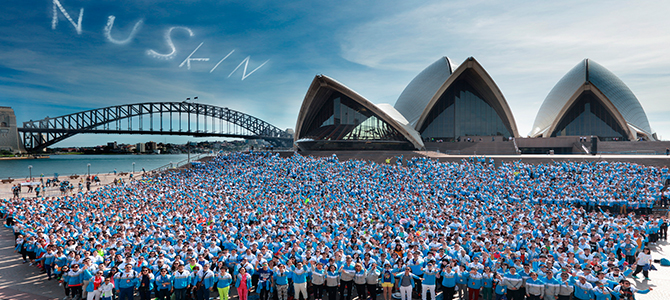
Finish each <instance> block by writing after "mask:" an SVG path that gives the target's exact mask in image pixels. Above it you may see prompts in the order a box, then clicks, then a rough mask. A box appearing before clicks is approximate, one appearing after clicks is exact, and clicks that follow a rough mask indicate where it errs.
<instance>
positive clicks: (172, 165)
mask: <svg viewBox="0 0 670 300" xmlns="http://www.w3.org/2000/svg"><path fill="white" fill-rule="evenodd" d="M209 156H216V153H200V154H198V155H196V156H194V157H190V158H187V159H184V160H180V161H178V162H176V163H169V164H166V165H163V166H160V167H158V168H155V169H153V170H151V172H163V171H167V170H170V169H177V168H179V167H183V166H184V165H187V164H189V163H191V162H192V161H196V160H199V159H201V158H203V157H209Z"/></svg>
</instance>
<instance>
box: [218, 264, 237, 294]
mask: <svg viewBox="0 0 670 300" xmlns="http://www.w3.org/2000/svg"><path fill="white" fill-rule="evenodd" d="M215 280H216V289H217V290H218V291H219V300H228V295H229V292H230V285H231V284H232V283H233V276H232V275H230V273H228V267H226V266H223V267H221V269H220V270H219V273H217V274H216V277H215Z"/></svg>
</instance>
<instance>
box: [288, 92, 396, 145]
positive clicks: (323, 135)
mask: <svg viewBox="0 0 670 300" xmlns="http://www.w3.org/2000/svg"><path fill="white" fill-rule="evenodd" d="M304 132H305V133H304V134H301V138H310V139H314V140H325V141H374V140H383V141H403V142H407V143H409V142H408V141H407V139H405V137H404V136H403V135H402V134H401V133H400V132H399V131H397V130H396V129H395V128H393V127H392V126H391V125H389V124H388V123H387V122H385V121H383V120H382V119H381V118H379V117H378V116H376V115H375V114H374V113H372V112H371V111H370V110H369V109H367V108H365V107H364V106H362V105H361V104H359V103H358V102H356V101H354V100H352V99H350V98H349V97H347V96H344V95H342V94H341V93H338V92H333V93H332V95H330V97H329V98H328V100H326V101H325V102H324V103H323V106H322V107H321V108H320V109H319V112H318V113H317V114H316V115H315V116H314V118H313V119H312V120H311V121H310V122H309V123H308V126H307V127H306V130H305V131H304Z"/></svg>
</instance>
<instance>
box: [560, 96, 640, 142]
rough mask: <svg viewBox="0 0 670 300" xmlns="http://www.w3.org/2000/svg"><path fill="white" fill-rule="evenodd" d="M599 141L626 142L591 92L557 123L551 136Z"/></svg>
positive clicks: (614, 121) (620, 131)
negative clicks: (592, 137) (588, 137)
mask: <svg viewBox="0 0 670 300" xmlns="http://www.w3.org/2000/svg"><path fill="white" fill-rule="evenodd" d="M590 135H595V136H598V137H599V138H600V140H606V141H607V140H609V141H612V140H628V138H627V135H626V132H625V131H624V130H623V129H622V128H621V126H620V125H619V123H618V122H617V121H616V119H615V118H614V117H613V116H612V114H611V113H610V112H609V111H608V110H607V108H605V106H604V105H603V104H602V102H601V101H600V100H599V99H598V98H597V97H596V96H595V95H594V94H593V93H591V92H584V93H583V94H582V95H580V96H579V98H578V99H577V101H575V103H574V104H573V105H572V107H571V108H570V109H569V110H568V112H567V113H566V114H565V115H564V116H563V118H562V119H561V121H560V122H559V123H558V126H557V127H556V130H554V132H552V134H551V136H552V137H555V136H590Z"/></svg>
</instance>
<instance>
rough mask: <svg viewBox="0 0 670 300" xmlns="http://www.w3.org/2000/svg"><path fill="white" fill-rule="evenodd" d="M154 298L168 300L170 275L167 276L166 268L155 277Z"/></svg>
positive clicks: (170, 287)
mask: <svg viewBox="0 0 670 300" xmlns="http://www.w3.org/2000/svg"><path fill="white" fill-rule="evenodd" d="M154 280H155V282H156V298H157V299H158V300H169V299H170V296H171V294H172V293H171V291H172V275H170V274H168V270H167V268H161V269H160V271H159V272H158V276H156V277H155V279H154Z"/></svg>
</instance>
